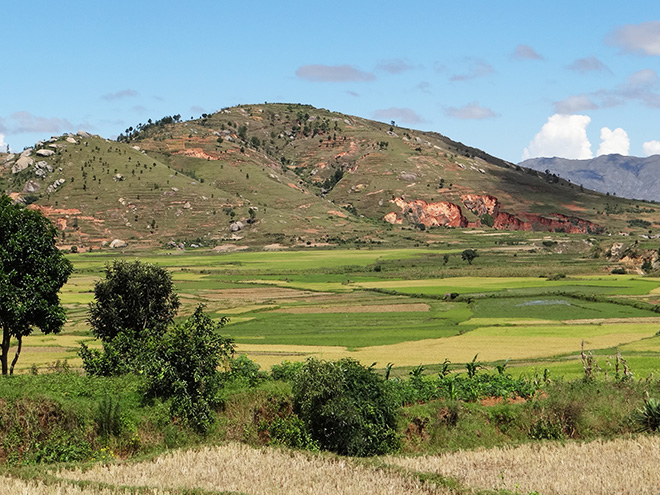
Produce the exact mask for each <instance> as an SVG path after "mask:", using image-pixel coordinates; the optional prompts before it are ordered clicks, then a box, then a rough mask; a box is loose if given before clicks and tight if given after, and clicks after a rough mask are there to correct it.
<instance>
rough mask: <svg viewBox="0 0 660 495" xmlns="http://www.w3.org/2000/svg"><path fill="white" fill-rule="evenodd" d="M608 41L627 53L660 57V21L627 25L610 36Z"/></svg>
mask: <svg viewBox="0 0 660 495" xmlns="http://www.w3.org/2000/svg"><path fill="white" fill-rule="evenodd" d="M608 41H609V43H610V44H612V45H617V46H620V47H621V48H622V49H623V50H624V51H626V52H631V53H641V54H644V55H660V21H650V22H643V23H641V24H627V25H625V26H622V27H620V28H619V29H617V30H616V31H614V32H613V33H612V34H610V36H609V37H608Z"/></svg>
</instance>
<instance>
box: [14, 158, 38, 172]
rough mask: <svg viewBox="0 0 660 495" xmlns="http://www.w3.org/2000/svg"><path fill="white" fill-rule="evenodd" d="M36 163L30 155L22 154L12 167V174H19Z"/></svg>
mask: <svg viewBox="0 0 660 495" xmlns="http://www.w3.org/2000/svg"><path fill="white" fill-rule="evenodd" d="M33 163H34V160H33V159H32V158H30V157H29V156H22V155H21V157H20V158H19V159H18V160H16V163H14V166H13V167H12V168H11V173H12V174H17V173H19V172H21V171H23V170H25V169H26V168H28V167H29V166H31V165H32V164H33Z"/></svg>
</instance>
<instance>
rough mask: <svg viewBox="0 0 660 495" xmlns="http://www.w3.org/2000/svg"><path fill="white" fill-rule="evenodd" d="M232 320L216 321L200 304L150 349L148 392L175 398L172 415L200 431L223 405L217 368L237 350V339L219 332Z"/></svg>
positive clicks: (171, 407) (209, 422) (152, 394)
mask: <svg viewBox="0 0 660 495" xmlns="http://www.w3.org/2000/svg"><path fill="white" fill-rule="evenodd" d="M228 321H229V318H227V317H222V318H221V319H220V321H218V322H214V321H213V320H211V318H210V317H209V316H208V315H205V314H204V312H203V306H202V305H200V306H198V307H197V310H196V311H195V313H194V314H193V315H192V316H191V317H190V318H188V319H187V320H186V321H185V322H184V323H182V324H179V325H175V326H173V327H171V328H170V329H169V330H168V331H167V333H166V334H165V335H164V336H163V338H162V340H160V341H158V342H157V343H156V344H155V345H154V347H153V348H152V350H151V351H150V356H149V360H148V365H147V370H146V375H147V386H146V389H147V390H146V392H147V395H148V396H151V397H161V398H163V399H169V398H171V400H172V402H171V404H170V414H171V415H172V417H179V418H182V419H183V420H185V421H186V422H188V424H189V425H190V426H192V427H193V428H194V429H195V430H197V431H199V432H200V433H204V432H206V431H207V430H208V428H209V426H210V425H211V424H212V423H213V409H214V408H215V407H217V406H218V405H219V397H218V392H219V390H220V387H221V384H222V378H221V376H220V373H219V372H218V370H217V368H218V366H220V364H222V362H223V361H225V360H229V359H230V358H231V356H232V355H233V353H234V344H233V341H232V340H231V339H228V338H225V337H222V336H221V335H220V332H219V331H220V329H221V328H222V327H223V326H224V325H225V324H226V323H227V322H228Z"/></svg>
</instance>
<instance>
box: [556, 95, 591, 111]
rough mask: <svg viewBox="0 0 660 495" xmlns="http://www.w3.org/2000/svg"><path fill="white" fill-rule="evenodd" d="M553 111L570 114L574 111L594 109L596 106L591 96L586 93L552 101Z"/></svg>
mask: <svg viewBox="0 0 660 495" xmlns="http://www.w3.org/2000/svg"><path fill="white" fill-rule="evenodd" d="M553 106H554V107H555V112H557V113H562V114H571V113H575V112H583V111H584V110H595V109H596V108H598V105H596V104H595V103H594V102H593V101H592V100H591V98H589V97H588V96H587V95H584V94H582V95H575V96H569V97H568V98H565V99H563V100H561V101H556V102H554V103H553Z"/></svg>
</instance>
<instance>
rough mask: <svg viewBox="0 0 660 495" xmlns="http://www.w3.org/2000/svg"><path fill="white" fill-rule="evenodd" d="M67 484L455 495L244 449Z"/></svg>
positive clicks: (204, 451)
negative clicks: (92, 483)
mask: <svg viewBox="0 0 660 495" xmlns="http://www.w3.org/2000/svg"><path fill="white" fill-rule="evenodd" d="M58 477H59V478H62V479H75V480H87V481H94V482H102V483H107V484H109V485H114V486H134V487H137V486H148V487H157V488H160V489H164V490H167V489H188V490H193V489H201V490H208V491H211V492H212V493H216V492H218V491H230V492H239V493H247V494H255V495H257V494H263V495H272V494H279V495H288V494H290V495H294V494H296V495H300V494H310V495H311V494H314V495H326V494H327V495H342V494H346V495H348V494H351V495H355V494H365V493H378V494H380V495H386V494H392V495H415V494H420V495H421V494H449V493H452V492H451V491H450V490H449V489H445V488H443V487H436V486H435V485H432V484H424V483H422V482H420V481H419V480H417V479H415V478H414V477H405V476H401V475H399V474H397V473H395V472H390V471H388V470H382V469H376V468H370V467H364V466H361V465H359V464H356V463H354V462H352V461H351V460H349V459H344V458H335V457H329V456H320V455H311V454H306V453H304V452H294V451H286V450H280V449H272V448H263V449H255V448H252V447H248V446H246V445H243V444H237V443H232V444H227V445H223V446H219V447H205V448H201V449H199V450H188V451H177V452H173V453H170V454H166V455H163V456H161V457H159V458H157V459H155V460H153V461H147V462H141V463H138V464H131V463H124V464H111V465H97V466H95V467H93V468H92V469H90V470H89V471H82V470H79V469H78V470H73V471H61V472H60V473H59V474H58Z"/></svg>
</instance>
